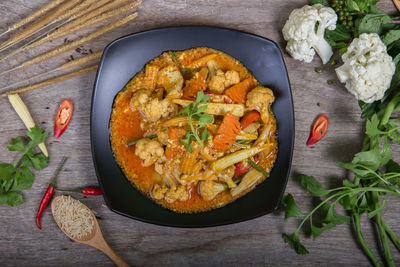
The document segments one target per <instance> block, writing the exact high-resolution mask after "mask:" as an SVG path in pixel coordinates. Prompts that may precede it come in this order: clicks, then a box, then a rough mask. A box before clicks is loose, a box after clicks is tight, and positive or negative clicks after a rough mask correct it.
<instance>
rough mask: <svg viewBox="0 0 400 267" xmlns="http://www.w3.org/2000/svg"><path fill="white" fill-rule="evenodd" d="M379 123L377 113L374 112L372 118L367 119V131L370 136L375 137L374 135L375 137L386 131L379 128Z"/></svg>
mask: <svg viewBox="0 0 400 267" xmlns="http://www.w3.org/2000/svg"><path fill="white" fill-rule="evenodd" d="M379 123H380V121H379V119H378V115H376V114H374V115H373V116H372V117H371V120H367V123H366V131H365V133H366V134H367V135H368V136H369V137H370V138H373V137H375V136H377V135H380V134H384V133H385V132H382V131H381V130H379Z"/></svg>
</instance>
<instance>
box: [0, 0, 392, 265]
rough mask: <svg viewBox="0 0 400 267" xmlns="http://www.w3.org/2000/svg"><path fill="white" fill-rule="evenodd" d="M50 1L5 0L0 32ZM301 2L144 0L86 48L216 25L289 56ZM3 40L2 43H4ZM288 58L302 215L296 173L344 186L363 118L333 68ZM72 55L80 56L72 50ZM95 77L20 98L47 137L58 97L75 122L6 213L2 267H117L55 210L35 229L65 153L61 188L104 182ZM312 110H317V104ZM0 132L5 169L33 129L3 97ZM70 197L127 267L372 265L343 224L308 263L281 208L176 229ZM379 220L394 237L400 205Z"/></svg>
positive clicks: (305, 200)
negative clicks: (317, 136)
mask: <svg viewBox="0 0 400 267" xmlns="http://www.w3.org/2000/svg"><path fill="white" fill-rule="evenodd" d="M47 1H48V0H36V1H30V0H7V1H1V3H0V29H1V31H3V30H5V29H6V27H7V26H8V25H11V23H12V22H15V21H17V20H18V19H20V18H22V17H24V16H25V15H27V14H29V13H31V12H32V11H33V10H36V9H37V8H39V7H40V6H41V5H42V4H43V3H45V2H47ZM306 3H307V1H305V0H281V1H276V0H252V1H241V0H235V1H230V0H224V1H223V0H217V1H191V0H187V1H179V0H167V1H163V0H145V1H144V3H143V4H142V5H141V6H140V8H139V16H138V18H137V20H136V21H134V22H132V23H130V24H129V25H128V26H126V27H123V28H121V29H118V30H116V31H113V32H112V33H109V34H107V35H105V36H103V37H102V38H100V39H99V40H96V41H94V42H92V43H89V44H87V45H85V48H87V49H89V48H90V49H92V50H97V49H100V48H103V47H104V46H105V45H106V44H107V43H109V42H110V41H112V40H114V39H116V38H118V37H120V36H124V35H127V34H130V33H135V32H138V31H143V30H148V29H154V28H157V27H165V26H176V25H210V26H220V27H228V28H232V29H238V30H243V31H246V32H250V33H254V34H257V35H260V36H263V37H267V38H270V39H272V40H274V41H275V42H277V43H278V44H279V46H280V47H281V49H282V50H284V47H285V42H284V40H283V37H282V34H281V29H282V27H283V25H284V23H285V21H286V19H287V18H288V15H289V13H290V11H291V10H292V9H294V8H298V7H301V6H303V5H305V4H306ZM379 6H380V7H381V8H383V9H385V10H386V11H389V12H391V13H393V12H394V11H395V9H394V6H393V5H392V3H391V1H389V0H383V1H381V3H380V4H379ZM93 29H94V28H91V29H89V30H85V31H81V32H78V33H77V35H70V36H68V39H74V38H76V37H77V36H80V35H83V34H84V33H86V32H90V31H91V30H93ZM4 40H5V38H4V37H3V39H2V40H1V41H4ZM62 42H63V40H58V41H54V42H52V43H49V44H45V45H42V46H40V47H38V48H37V49H34V50H30V51H27V52H24V53H21V54H19V55H17V56H15V57H13V58H12V59H10V60H7V61H5V62H2V63H0V71H2V70H5V69H7V68H10V67H11V66H14V65H16V64H18V62H23V61H24V60H26V59H27V58H30V57H32V56H33V55H36V54H38V53H40V52H42V51H46V50H48V49H49V48H50V47H54V46H55V45H56V44H59V43H62ZM4 54H5V53H2V54H1V55H4ZM283 54H284V59H285V62H286V65H287V68H288V72H289V77H290V81H291V85H292V92H293V98H294V99H293V100H294V108H295V116H296V137H295V138H296V142H295V148H294V157H293V164H292V171H291V175H290V179H289V183H288V185H287V188H286V193H292V194H293V195H294V196H295V199H296V200H297V202H298V203H299V206H300V207H301V208H302V209H303V210H306V209H308V208H310V206H311V204H312V198H311V197H310V195H309V194H308V193H306V192H305V191H304V190H303V189H302V188H301V187H300V185H299V184H298V182H296V181H297V179H296V178H297V177H298V175H299V174H300V173H306V174H309V175H314V176H315V177H317V179H318V180H319V181H320V182H321V183H323V184H324V185H332V184H336V183H338V181H340V179H342V177H344V176H345V175H346V174H347V173H346V171H344V170H343V169H341V168H339V167H337V166H336V163H337V162H338V161H349V160H351V158H352V156H353V154H354V153H356V152H358V151H360V149H361V142H362V136H363V132H364V122H363V121H362V120H361V119H360V109H359V107H358V105H357V101H356V99H355V98H354V97H353V96H351V95H350V94H349V93H347V92H346V90H345V89H344V86H343V85H341V84H339V82H338V80H337V78H336V76H335V74H334V71H333V68H332V67H331V66H323V73H321V74H317V73H316V72H315V71H314V68H315V67H322V64H321V61H320V59H319V58H317V57H315V59H314V61H313V62H312V63H311V64H305V63H302V62H299V61H296V60H294V59H292V58H290V57H289V56H288V55H287V53H285V52H284V53H283ZM70 55H71V53H66V54H63V55H61V56H58V57H55V58H53V59H51V60H48V61H46V62H43V63H41V64H39V65H37V66H33V67H29V68H26V69H22V70H20V71H16V72H14V73H12V74H10V75H4V76H1V77H0V87H2V86H5V85H7V84H9V83H12V82H14V81H18V80H21V79H23V78H26V77H29V76H31V75H33V74H35V73H39V72H43V71H44V70H48V69H52V68H53V67H54V66H57V65H60V64H61V63H63V62H65V60H66V59H68V57H70ZM72 55H73V56H74V57H77V56H78V54H77V53H76V52H73V53H72ZM94 77H95V74H94V73H91V74H88V75H85V76H81V77H76V78H73V79H71V80H68V81H65V82H62V83H59V84H55V85H52V86H48V87H46V88H42V89H39V90H36V91H34V92H30V93H25V94H22V95H21V97H22V99H23V100H24V101H25V103H26V105H27V106H28V107H29V109H30V111H31V113H32V116H33V118H34V120H35V121H36V123H37V124H38V125H40V126H41V127H42V128H44V129H45V130H46V131H48V132H50V133H51V134H52V132H53V122H54V116H55V112H56V109H57V106H58V104H59V103H60V101H61V100H62V99H63V98H69V99H71V100H72V102H73V103H74V105H75V111H74V115H73V118H72V121H71V124H70V126H69V128H68V130H67V131H66V132H65V133H64V135H63V136H62V138H60V139H59V140H55V139H54V138H53V137H50V138H49V139H48V140H47V147H48V149H49V153H50V156H51V160H50V165H49V167H48V168H46V169H45V170H42V171H40V172H36V180H35V182H34V185H33V187H32V189H31V190H30V191H26V192H24V200H25V203H24V204H23V205H21V206H17V207H8V206H0V226H1V230H0V262H1V263H2V265H3V266H4V265H14V266H36V265H41V266H55V265H58V266H60V265H63V266H64V265H65V266H72V265H75V266H95V265H112V262H111V261H110V260H109V259H108V258H107V257H106V256H104V255H103V254H102V253H101V252H99V251H97V250H95V249H94V248H91V247H88V246H85V245H81V244H78V243H75V242H72V241H71V240H69V239H68V238H67V237H66V236H65V235H64V234H63V233H62V232H61V231H60V229H59V228H58V227H57V225H56V224H55V222H54V220H53V219H52V216H51V211H50V209H47V210H46V211H45V212H44V215H43V218H42V226H43V230H41V231H40V230H38V229H37V227H36V225H35V221H34V218H35V214H36V211H37V207H38V203H39V202H40V199H41V197H42V195H43V193H44V191H45V188H46V186H47V184H48V182H49V180H50V178H51V176H52V174H53V172H54V170H55V169H56V167H57V164H58V162H59V161H60V160H61V157H62V156H65V155H66V156H69V160H68V162H67V164H66V166H65V167H64V169H63V171H62V172H61V173H60V175H59V178H58V181H57V184H58V186H60V187H64V188H73V187H78V186H86V185H96V184H97V178H96V174H95V171H94V167H93V162H92V156H91V151H90V149H91V148H90V136H89V127H90V120H89V114H90V101H91V95H92V88H93V82H94ZM329 79H332V80H334V84H332V85H329V84H327V80H329ZM317 103H320V104H321V105H320V106H318V105H317ZM322 113H323V114H326V115H327V116H328V117H329V118H330V126H329V131H328V134H327V135H326V137H325V138H324V139H323V141H321V142H320V143H318V144H317V145H316V146H313V147H306V145H305V142H306V139H307V137H308V134H309V130H310V125H311V123H312V122H313V120H314V119H315V117H316V116H317V115H318V114H322ZM0 127H1V128H0V162H11V161H13V160H14V159H15V157H16V155H15V153H13V152H9V151H8V150H7V145H8V142H9V141H10V139H11V138H12V137H15V136H19V135H24V133H25V131H26V129H25V126H24V125H23V123H22V121H21V120H20V119H19V118H18V116H17V114H16V113H15V112H14V110H13V109H12V107H11V105H10V104H9V102H8V100H7V98H2V99H0ZM399 151H400V150H399V147H398V146H397V148H396V151H394V153H393V154H394V156H395V158H396V159H397V160H398V159H399ZM282 178H283V177H282ZM73 196H74V197H76V198H78V199H80V200H82V201H83V202H84V203H85V204H87V205H88V206H89V207H90V208H92V209H93V210H94V211H95V213H96V214H97V215H98V216H99V217H100V218H101V219H100V220H99V223H100V226H101V228H102V230H103V233H104V236H105V239H106V240H107V241H108V242H109V244H110V246H111V247H112V248H113V249H114V250H115V251H116V252H117V254H119V255H120V256H121V257H122V258H123V259H125V260H126V261H127V262H128V263H129V264H130V265H139V266H164V265H170V266H182V265H185V266H187V265H189V266H214V265H215V266H231V265H234V266H242V265H256V266H258V265H266V266H277V265H280V266H291V265H298V266H303V265H313V266H314V265H316V266H328V265H329V266H334V265H337V266H341V265H343V266H368V265H369V264H370V263H369V261H368V260H367V258H366V256H364V254H363V253H362V251H361V249H360V247H359V246H358V244H357V243H356V241H355V236H354V232H353V231H352V230H351V228H350V227H349V226H348V225H341V226H338V227H336V228H335V229H333V230H331V231H328V232H325V233H323V234H322V236H320V237H319V238H318V239H317V240H316V241H313V240H312V239H311V238H310V237H306V238H304V236H303V240H304V244H305V245H306V247H307V248H308V249H309V251H310V252H311V254H309V255H305V256H299V255H296V254H295V253H294V251H292V250H291V249H290V248H289V247H288V245H287V244H285V243H284V242H283V240H282V238H281V234H282V233H283V232H287V233H291V232H293V231H294V229H295V227H296V225H297V223H298V221H296V220H291V221H290V222H289V223H284V222H283V212H281V211H279V212H276V213H273V214H269V215H266V216H263V217H260V218H257V219H254V220H250V221H246V222H242V223H237V224H233V225H227V226H221V227H211V228H204V229H179V228H170V227H162V226H156V225H152V224H148V223H142V222H139V221H135V220H132V219H129V218H126V217H123V216H120V215H117V214H116V213H113V212H112V211H110V210H109V209H108V208H107V207H106V206H105V204H104V200H103V198H102V197H101V196H100V197H84V196H80V195H79V194H73ZM383 216H384V219H385V220H387V222H388V223H389V225H390V226H391V227H393V230H394V231H395V232H396V233H397V234H398V235H399V234H400V224H399V221H400V200H399V199H393V200H392V201H390V204H389V205H388V207H387V208H386V210H385V212H384V215H383ZM363 227H364V228H365V232H364V233H365V237H366V239H367V242H368V243H369V244H370V245H371V247H372V249H373V250H374V251H376V249H377V245H376V244H377V242H376V241H375V236H374V232H373V231H372V230H371V225H370V223H369V222H368V221H366V220H365V221H363ZM392 251H393V254H394V258H395V261H396V262H397V263H399V264H400V253H398V252H397V251H396V250H395V249H394V247H393V246H392Z"/></svg>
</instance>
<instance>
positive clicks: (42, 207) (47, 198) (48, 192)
mask: <svg viewBox="0 0 400 267" xmlns="http://www.w3.org/2000/svg"><path fill="white" fill-rule="evenodd" d="M67 159H68V158H67V157H63V159H62V161H61V162H60V164H59V165H58V168H57V170H56V172H55V173H54V176H53V179H52V180H51V182H50V184H49V186H48V187H47V189H46V192H45V193H44V195H43V198H42V201H40V205H39V209H38V211H37V214H36V225H37V227H38V228H39V229H40V230H41V229H42V227H41V226H40V218H41V217H42V214H43V211H44V210H45V209H46V207H47V206H48V205H49V202H50V199H51V197H52V196H53V195H54V188H55V184H56V178H57V176H58V174H59V173H60V171H61V168H62V167H63V166H64V163H65V162H66V161H67Z"/></svg>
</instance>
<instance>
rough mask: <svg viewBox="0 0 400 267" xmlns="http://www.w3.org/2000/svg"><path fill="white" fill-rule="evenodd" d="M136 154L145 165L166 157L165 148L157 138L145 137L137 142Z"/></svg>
mask: <svg viewBox="0 0 400 267" xmlns="http://www.w3.org/2000/svg"><path fill="white" fill-rule="evenodd" d="M135 154H136V156H138V157H139V158H140V159H141V160H142V162H143V163H142V164H143V166H144V167H148V166H150V165H152V164H153V163H154V162H156V161H157V160H159V159H162V158H164V148H163V146H162V145H161V144H160V143H159V142H158V141H156V140H151V139H146V138H143V139H140V140H139V141H138V142H137V143H136V147H135Z"/></svg>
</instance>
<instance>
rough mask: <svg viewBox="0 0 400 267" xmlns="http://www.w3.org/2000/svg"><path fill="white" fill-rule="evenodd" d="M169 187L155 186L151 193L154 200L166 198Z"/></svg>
mask: <svg viewBox="0 0 400 267" xmlns="http://www.w3.org/2000/svg"><path fill="white" fill-rule="evenodd" d="M167 191H168V187H166V186H160V185H158V184H156V185H154V187H153V189H152V191H151V196H152V198H154V199H158V200H160V199H163V198H164V196H165V193H167Z"/></svg>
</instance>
